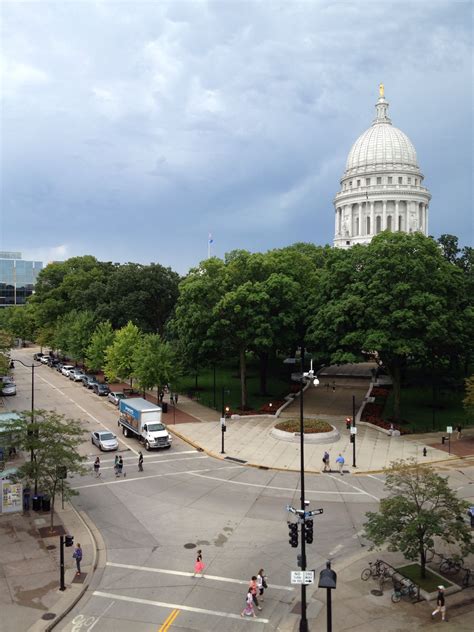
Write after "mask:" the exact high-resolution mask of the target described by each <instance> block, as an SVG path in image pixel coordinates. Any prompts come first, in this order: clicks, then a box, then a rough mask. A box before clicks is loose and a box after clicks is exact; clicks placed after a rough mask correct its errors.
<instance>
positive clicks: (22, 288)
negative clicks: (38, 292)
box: [0, 251, 43, 307]
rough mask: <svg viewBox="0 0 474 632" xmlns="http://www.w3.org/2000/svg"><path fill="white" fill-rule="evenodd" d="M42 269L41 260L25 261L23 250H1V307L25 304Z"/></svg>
mask: <svg viewBox="0 0 474 632" xmlns="http://www.w3.org/2000/svg"><path fill="white" fill-rule="evenodd" d="M42 269H43V264H42V262H41V261H25V260H23V259H22V258H21V252H2V251H0V307H8V306H9V305H24V304H25V303H26V299H27V298H28V296H31V294H33V290H34V287H35V283H36V278H37V276H38V273H39V271H40V270H42Z"/></svg>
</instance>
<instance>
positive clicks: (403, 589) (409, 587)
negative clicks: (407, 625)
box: [392, 579, 417, 603]
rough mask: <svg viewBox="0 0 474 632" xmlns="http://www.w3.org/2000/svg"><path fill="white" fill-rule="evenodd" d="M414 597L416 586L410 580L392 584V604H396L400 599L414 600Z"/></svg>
mask: <svg viewBox="0 0 474 632" xmlns="http://www.w3.org/2000/svg"><path fill="white" fill-rule="evenodd" d="M416 596H417V590H416V586H415V584H414V583H413V582H412V581H411V580H410V579H403V580H402V581H401V582H396V583H395V584H394V589H393V593H392V601H393V603H398V602H399V601H400V599H401V598H402V597H409V598H410V599H415V598H416Z"/></svg>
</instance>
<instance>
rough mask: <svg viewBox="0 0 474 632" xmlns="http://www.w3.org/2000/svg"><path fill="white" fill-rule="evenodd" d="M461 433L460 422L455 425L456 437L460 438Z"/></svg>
mask: <svg viewBox="0 0 474 632" xmlns="http://www.w3.org/2000/svg"><path fill="white" fill-rule="evenodd" d="M461 434H462V426H461V424H458V425H457V426H456V439H460V438H461Z"/></svg>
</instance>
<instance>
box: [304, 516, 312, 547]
mask: <svg viewBox="0 0 474 632" xmlns="http://www.w3.org/2000/svg"><path fill="white" fill-rule="evenodd" d="M304 527H305V539H306V543H307V544H311V543H312V541H313V521H312V520H306V521H305V523H304Z"/></svg>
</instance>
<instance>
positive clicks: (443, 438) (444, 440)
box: [441, 437, 446, 445]
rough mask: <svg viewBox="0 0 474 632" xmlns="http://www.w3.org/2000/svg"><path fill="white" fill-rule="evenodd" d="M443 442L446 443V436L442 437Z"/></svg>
mask: <svg viewBox="0 0 474 632" xmlns="http://www.w3.org/2000/svg"><path fill="white" fill-rule="evenodd" d="M441 443H442V444H443V445H444V444H445V443H446V437H441Z"/></svg>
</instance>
